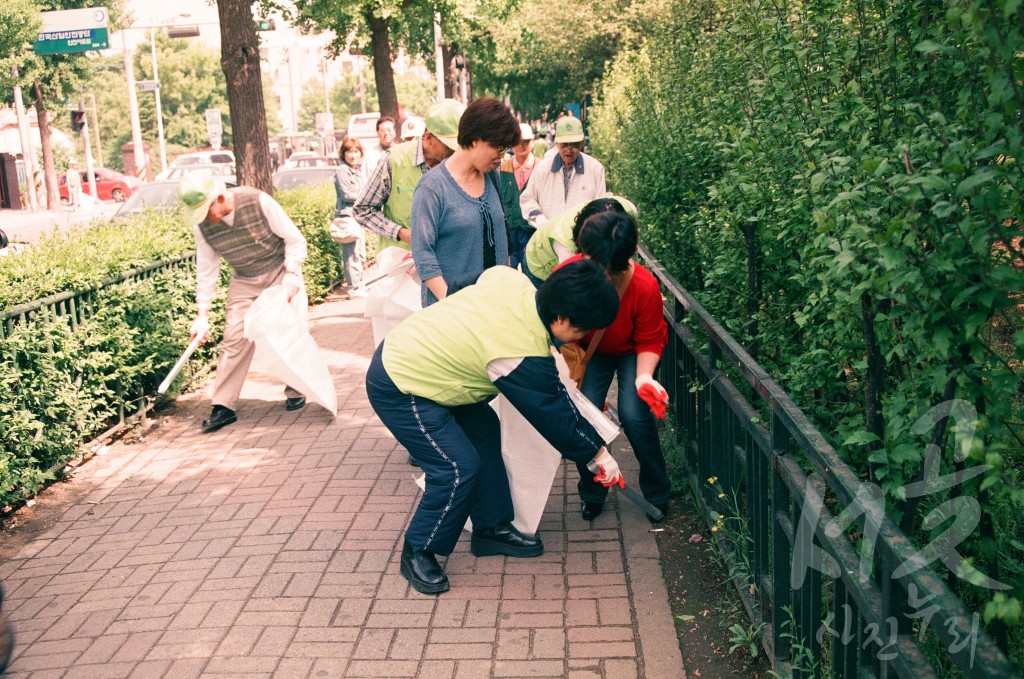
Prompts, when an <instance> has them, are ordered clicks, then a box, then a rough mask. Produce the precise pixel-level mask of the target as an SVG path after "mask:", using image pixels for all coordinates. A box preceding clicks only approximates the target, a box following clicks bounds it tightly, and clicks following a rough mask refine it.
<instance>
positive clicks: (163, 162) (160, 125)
mask: <svg viewBox="0 0 1024 679" xmlns="http://www.w3.org/2000/svg"><path fill="white" fill-rule="evenodd" d="M149 52H150V55H151V56H152V57H153V80H154V81H155V82H156V89H155V90H153V92H154V94H156V133H157V137H158V138H159V139H160V171H161V172H163V171H164V170H166V169H167V142H166V141H165V140H164V114H163V108H162V106H161V105H160V75H159V74H158V73H157V70H156V29H155V28H151V29H150V30H149Z"/></svg>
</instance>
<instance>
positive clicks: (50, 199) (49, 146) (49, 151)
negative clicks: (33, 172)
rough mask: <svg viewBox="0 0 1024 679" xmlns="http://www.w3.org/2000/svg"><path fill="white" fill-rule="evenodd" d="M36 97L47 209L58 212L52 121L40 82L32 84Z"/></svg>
mask: <svg viewBox="0 0 1024 679" xmlns="http://www.w3.org/2000/svg"><path fill="white" fill-rule="evenodd" d="M32 88H33V90H34V91H35V95H36V101H35V104H36V124H37V125H38V126H39V145H40V147H42V150H43V174H44V175H45V177H46V209H47V210H56V209H57V208H59V207H60V195H59V194H58V193H57V166H56V165H55V164H54V162H53V140H52V139H51V138H50V121H49V120H48V119H47V117H46V102H45V101H44V100H43V90H42V88H41V87H39V81H38V80H36V81H34V82H33V83H32Z"/></svg>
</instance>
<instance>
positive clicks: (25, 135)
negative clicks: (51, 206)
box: [11, 66, 39, 212]
mask: <svg viewBox="0 0 1024 679" xmlns="http://www.w3.org/2000/svg"><path fill="white" fill-rule="evenodd" d="M11 78H12V79H13V81H14V111H15V113H16V114H17V116H18V136H19V137H21V159H22V162H24V163H25V186H26V191H25V193H27V194H28V205H29V208H30V209H31V210H32V212H38V211H39V202H38V201H37V199H36V182H35V174H36V173H35V165H36V163H35V160H36V158H35V153H34V152H33V151H32V136H31V133H30V132H29V128H28V117H27V116H26V115H25V103H24V101H22V98H21V85H19V84H18V67H17V66H11Z"/></svg>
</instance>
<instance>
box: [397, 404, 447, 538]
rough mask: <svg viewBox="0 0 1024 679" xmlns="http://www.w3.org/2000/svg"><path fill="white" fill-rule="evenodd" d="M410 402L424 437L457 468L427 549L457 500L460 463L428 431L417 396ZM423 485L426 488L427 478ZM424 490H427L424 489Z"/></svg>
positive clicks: (431, 532)
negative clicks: (453, 481) (449, 492)
mask: <svg viewBox="0 0 1024 679" xmlns="http://www.w3.org/2000/svg"><path fill="white" fill-rule="evenodd" d="M409 403H410V404H411V405H412V412H413V415H414V416H415V417H416V424H418V425H419V427H420V431H421V432H423V437H424V438H425V439H427V441H428V442H429V443H430V446H431V447H432V448H433V449H434V450H436V451H437V454H438V455H440V456H441V457H443V458H444V459H445V460H447V461H448V463H449V464H451V466H452V468H453V469H454V470H455V485H453V486H452V492H451V495H449V496H448V504H446V505H445V507H444V509H443V510H441V517H440V518H439V519H438V520H437V523H435V524H434V529H433V530H432V531H430V535H429V536H428V537H427V543H426V544H425V545H424V546H423V549H424V550H426V549H427V547H428V546H429V545H430V542H431V540H433V539H434V536H435V535H437V531H438V529H439V528H441V523H442V522H443V521H444V517H446V516H447V515H448V511H449V510H450V509H451V508H452V503H453V502H455V492H456V491H457V490H458V489H459V465H458V464H456V463H455V462H454V461H453V460H452V459H451V458H450V457H448V456H447V455H445V453H444V451H443V450H441V446H439V445H437V441H435V440H434V439H433V438H432V437H431V436H430V434H428V433H427V429H426V427H424V426H423V420H421V419H420V413H419V410H417V409H416V397H415V396H409ZM423 487H424V488H426V482H425V480H424V486H423ZM424 492H426V490H424Z"/></svg>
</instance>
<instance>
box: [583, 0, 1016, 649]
mask: <svg viewBox="0 0 1024 679" xmlns="http://www.w3.org/2000/svg"><path fill="white" fill-rule="evenodd" d="M1022 55H1024V5H1022V3H1021V2H1020V1H1019V0H986V1H981V0H965V1H963V2H943V1H940V0H913V1H912V0H896V1H895V2H892V1H888V0H887V1H885V2H881V1H879V2H860V1H853V0H809V1H805V2H797V1H795V0H791V1H786V0H783V1H781V2H773V3H761V2H756V1H752V0H727V1H725V2H715V3H710V2H699V1H697V0H687V1H683V2H678V3H675V4H674V5H673V7H672V11H671V12H669V13H666V14H665V15H664V16H662V17H661V18H660V19H658V20H656V21H654V25H653V26H651V27H650V28H649V30H648V31H647V32H646V33H645V34H644V35H643V36H640V37H636V38H634V39H632V40H631V42H630V43H629V45H628V48H626V49H623V51H622V52H620V54H619V55H618V57H617V58H616V59H615V61H614V63H613V64H612V65H611V66H610V68H609V69H608V71H607V73H606V76H605V79H604V81H603V83H602V88H601V97H600V105H599V106H598V107H596V109H595V110H594V111H593V114H594V122H593V126H592V129H591V134H592V143H593V147H594V150H595V154H596V155H597V156H598V157H600V158H602V159H604V160H605V161H606V162H607V165H608V169H609V176H610V178H611V183H612V184H613V186H614V190H615V192H617V193H622V194H623V195H626V196H629V197H631V198H633V199H634V200H635V201H636V202H637V204H638V206H639V208H640V212H641V221H642V222H643V224H642V227H641V228H642V237H643V239H644V241H645V242H646V243H647V244H648V245H649V246H650V247H651V248H652V250H653V251H654V253H655V255H656V256H657V257H658V258H659V259H661V260H662V261H664V262H666V263H667V264H668V265H669V266H670V268H671V269H672V270H673V272H674V273H675V274H676V275H677V277H678V278H679V279H680V281H682V282H683V283H684V285H686V286H687V287H688V288H690V289H691V290H692V291H694V292H695V293H696V294H697V295H698V296H699V297H700V298H701V300H702V301H703V302H704V303H705V304H706V306H707V307H708V308H709V310H710V311H711V312H712V313H713V314H715V315H716V316H717V317H718V318H719V319H720V320H722V321H723V322H724V323H725V325H726V326H727V327H728V328H729V329H730V331H731V332H732V333H733V334H734V335H735V336H736V337H737V338H738V339H739V340H740V341H741V342H743V343H744V344H745V345H746V346H747V347H748V348H749V349H750V350H751V353H753V354H754V355H755V356H756V357H757V358H758V360H759V361H760V362H761V363H762V364H763V365H765V367H766V368H767V369H768V370H769V372H771V373H773V374H774V375H776V376H777V377H778V378H779V380H780V382H781V383H782V384H783V385H784V386H785V388H786V389H787V391H788V392H789V393H790V394H791V395H792V396H793V397H794V399H795V400H796V401H797V402H798V404H799V405H800V406H801V407H802V408H803V409H804V410H805V412H807V413H808V414H809V415H810V416H811V417H812V419H814V420H815V421H816V422H817V424H818V425H819V426H820V428H821V429H822V431H823V432H824V433H825V434H826V436H828V438H829V439H830V440H831V441H832V442H833V443H834V444H835V445H836V447H837V449H838V450H839V451H840V454H841V455H842V456H843V457H844V459H845V460H846V461H847V462H848V463H849V464H850V465H851V466H852V467H853V468H854V469H855V470H857V471H858V472H860V473H861V474H862V476H863V477H864V478H865V479H867V480H870V481H872V482H874V483H877V484H878V485H880V486H881V488H882V489H883V491H884V493H885V497H886V501H887V503H888V507H889V509H890V511H891V513H892V515H893V517H894V519H895V520H896V521H897V522H900V523H901V524H902V526H903V528H904V530H906V531H907V532H908V534H910V535H911V536H912V537H913V539H914V540H915V541H917V542H918V543H920V544H926V543H928V542H929V541H931V540H932V539H934V538H935V537H936V536H937V535H939V534H940V533H941V532H942V531H943V530H945V529H946V528H947V527H948V523H947V522H939V523H938V525H933V526H930V527H929V529H925V528H922V519H923V517H925V516H926V515H927V514H928V512H929V511H931V510H933V509H935V508H936V507H937V506H939V505H940V503H942V502H944V501H945V500H948V499H949V498H950V497H951V496H952V497H956V496H969V497H973V498H977V499H978V501H979V502H980V504H981V507H982V516H981V523H980V526H979V527H978V529H977V530H975V531H974V533H973V534H972V535H971V536H970V537H969V538H968V540H967V541H966V542H965V543H964V544H962V545H960V546H959V550H960V551H961V553H963V554H964V555H965V556H966V557H967V563H968V564H971V565H973V566H975V567H977V568H978V569H980V570H981V571H983V572H985V573H987V574H988V575H989V576H991V577H993V578H995V579H996V580H999V581H1001V582H1004V583H1008V584H1009V585H1010V586H1011V589H1010V590H1009V591H1007V592H1001V593H994V592H993V591H991V590H988V589H985V588H981V587H974V586H971V585H969V584H967V579H966V576H965V573H966V572H965V571H964V570H962V571H961V572H959V573H956V574H950V575H949V580H950V582H951V583H952V584H954V585H955V586H956V587H957V589H958V592H959V593H960V594H961V595H962V596H964V597H965V601H967V602H968V603H969V605H970V606H971V607H972V608H974V610H978V611H979V612H980V613H981V614H982V616H983V622H984V623H985V624H986V626H987V628H988V630H989V631H990V632H991V633H992V634H993V635H994V637H995V638H996V639H997V641H999V643H1001V644H1002V645H1003V647H1004V648H1008V650H1009V651H1010V653H1011V655H1012V657H1013V659H1014V662H1016V663H1017V665H1018V666H1024V635H1022V634H1021V633H1020V623H1021V602H1022V601H1024V567H1022V563H1024V539H1021V536H1022V534H1024V521H1022V519H1021V509H1022V506H1024V490H1022V489H1021V487H1020V475H1021V470H1022V467H1024V432H1022V428H1021V424H1022V423H1021V413H1022V410H1024V408H1022V387H1021V384H1022V382H1021V365H1022V364H1021V361H1022V359H1024V329H1022V328H1024V325H1022V323H1021V316H1022V309H1021V304H1020V290H1021V289H1022V288H1024V264H1022V259H1021V250H1020V236H1021V229H1020V221H1019V220H1020V218H1021V210H1022V198H1024V195H1022V190H1024V181H1022V174H1021V169H1020V165H1019V159H1021V158H1024V148H1022V144H1024V132H1022V123H1021V121H1022V115H1024V94H1022V84H1021V77H1022V74H1024V70H1022V67H1024V57H1022ZM954 398H955V399H961V400H962V401H964V402H965V403H967V404H970V406H971V407H973V408H974V409H976V411H977V418H976V420H974V422H973V423H974V424H975V425H976V426H977V429H976V431H975V432H974V435H973V436H970V435H968V434H969V432H968V431H967V430H966V428H965V427H963V426H961V427H960V429H959V431H956V429H957V428H956V427H955V426H953V425H952V424H951V425H950V427H949V428H948V429H946V430H945V435H943V431H942V428H941V427H939V428H936V429H928V431H925V432H923V433H922V432H918V431H915V430H914V429H913V427H914V424H915V423H916V422H918V420H919V418H921V416H922V415H924V414H925V413H926V412H927V411H928V410H929V409H931V408H932V407H933V406H936V405H939V404H942V403H946V402H949V401H950V400H951V399H954ZM936 432H938V433H936ZM956 433H959V434H961V435H966V436H965V439H967V442H966V443H965V445H964V446H963V447H962V448H961V449H960V450H962V452H964V453H965V454H966V459H963V460H962V461H960V460H955V459H954V447H953V445H952V443H951V439H952V436H953V435H954V434H956ZM932 437H935V438H936V440H935V441H934V442H936V443H940V444H943V445H942V446H941V448H942V450H943V451H944V452H943V458H942V469H941V472H942V473H943V474H946V473H950V472H953V471H955V470H957V469H964V468H968V469H970V468H974V467H975V466H976V465H982V464H985V465H989V468H988V469H987V471H985V472H984V473H983V474H981V475H980V476H977V477H976V478H973V479H970V480H967V481H965V482H963V483H962V484H959V485H957V486H956V487H955V489H953V490H951V491H943V492H938V493H932V494H929V495H927V496H926V497H924V498H923V499H921V500H918V499H917V498H907V496H906V485H907V484H909V483H912V482H914V481H917V480H920V479H921V474H922V466H923V459H924V453H925V446H926V444H928V443H929V442H932ZM918 502H920V504H918ZM934 565H936V566H938V567H940V568H941V564H939V563H937V562H936V563H935V564H934ZM957 576H959V578H958V577H957Z"/></svg>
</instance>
